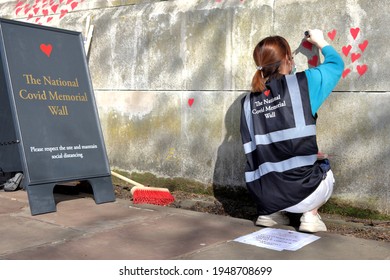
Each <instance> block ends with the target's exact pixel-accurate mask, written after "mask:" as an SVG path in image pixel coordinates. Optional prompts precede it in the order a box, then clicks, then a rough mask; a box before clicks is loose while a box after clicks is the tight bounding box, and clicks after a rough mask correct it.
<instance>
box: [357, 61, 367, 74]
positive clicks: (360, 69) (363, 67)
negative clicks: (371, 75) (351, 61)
mask: <svg viewBox="0 0 390 280" xmlns="http://www.w3.org/2000/svg"><path fill="white" fill-rule="evenodd" d="M367 69H368V67H367V65H366V64H363V65H358V66H356V70H357V71H358V73H359V75H360V76H362V75H364V73H366V71H367Z"/></svg>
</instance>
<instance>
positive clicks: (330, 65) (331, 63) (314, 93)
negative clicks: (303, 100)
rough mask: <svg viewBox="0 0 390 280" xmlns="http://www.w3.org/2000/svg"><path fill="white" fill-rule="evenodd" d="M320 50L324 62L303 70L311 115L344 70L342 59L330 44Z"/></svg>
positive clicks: (315, 111) (328, 93) (334, 85)
mask: <svg viewBox="0 0 390 280" xmlns="http://www.w3.org/2000/svg"><path fill="white" fill-rule="evenodd" d="M321 52H322V54H323V56H324V58H325V60H324V62H323V63H321V64H320V65H318V66H317V67H314V68H310V69H307V70H305V73H306V77H307V82H308V87H309V96H310V105H311V111H312V114H313V116H314V115H315V114H316V113H317V111H318V109H319V108H320V106H321V105H322V104H323V103H324V101H325V99H326V98H327V97H328V96H329V95H330V93H331V92H332V90H333V89H334V88H335V87H336V85H337V83H338V81H339V80H340V78H341V75H342V73H343V70H344V61H343V60H342V58H341V56H340V54H339V53H337V51H336V50H335V49H334V48H333V47H332V46H330V45H328V46H325V47H323V48H322V50H321Z"/></svg>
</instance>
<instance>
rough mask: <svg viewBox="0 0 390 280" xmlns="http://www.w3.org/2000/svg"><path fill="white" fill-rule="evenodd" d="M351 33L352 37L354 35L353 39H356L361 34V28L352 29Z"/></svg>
mask: <svg viewBox="0 0 390 280" xmlns="http://www.w3.org/2000/svg"><path fill="white" fill-rule="evenodd" d="M349 32H351V35H352V37H353V39H356V37H357V35H358V34H359V32H360V28H359V27H356V28H351V29H350V30H349Z"/></svg>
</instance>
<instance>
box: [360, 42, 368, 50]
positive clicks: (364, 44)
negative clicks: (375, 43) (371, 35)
mask: <svg viewBox="0 0 390 280" xmlns="http://www.w3.org/2000/svg"><path fill="white" fill-rule="evenodd" d="M367 45H368V40H364V42H363V43H361V44H359V49H360V50H361V51H362V52H364V50H365V49H366V48H367Z"/></svg>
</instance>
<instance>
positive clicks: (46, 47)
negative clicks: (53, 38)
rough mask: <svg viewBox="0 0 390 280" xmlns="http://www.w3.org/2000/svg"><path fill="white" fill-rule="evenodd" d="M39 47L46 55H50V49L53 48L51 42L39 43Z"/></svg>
mask: <svg viewBox="0 0 390 280" xmlns="http://www.w3.org/2000/svg"><path fill="white" fill-rule="evenodd" d="M39 47H40V48H41V51H42V52H43V53H44V54H46V55H47V57H50V55H51V51H52V49H53V47H52V45H51V44H48V45H45V44H41V45H40V46H39Z"/></svg>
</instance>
